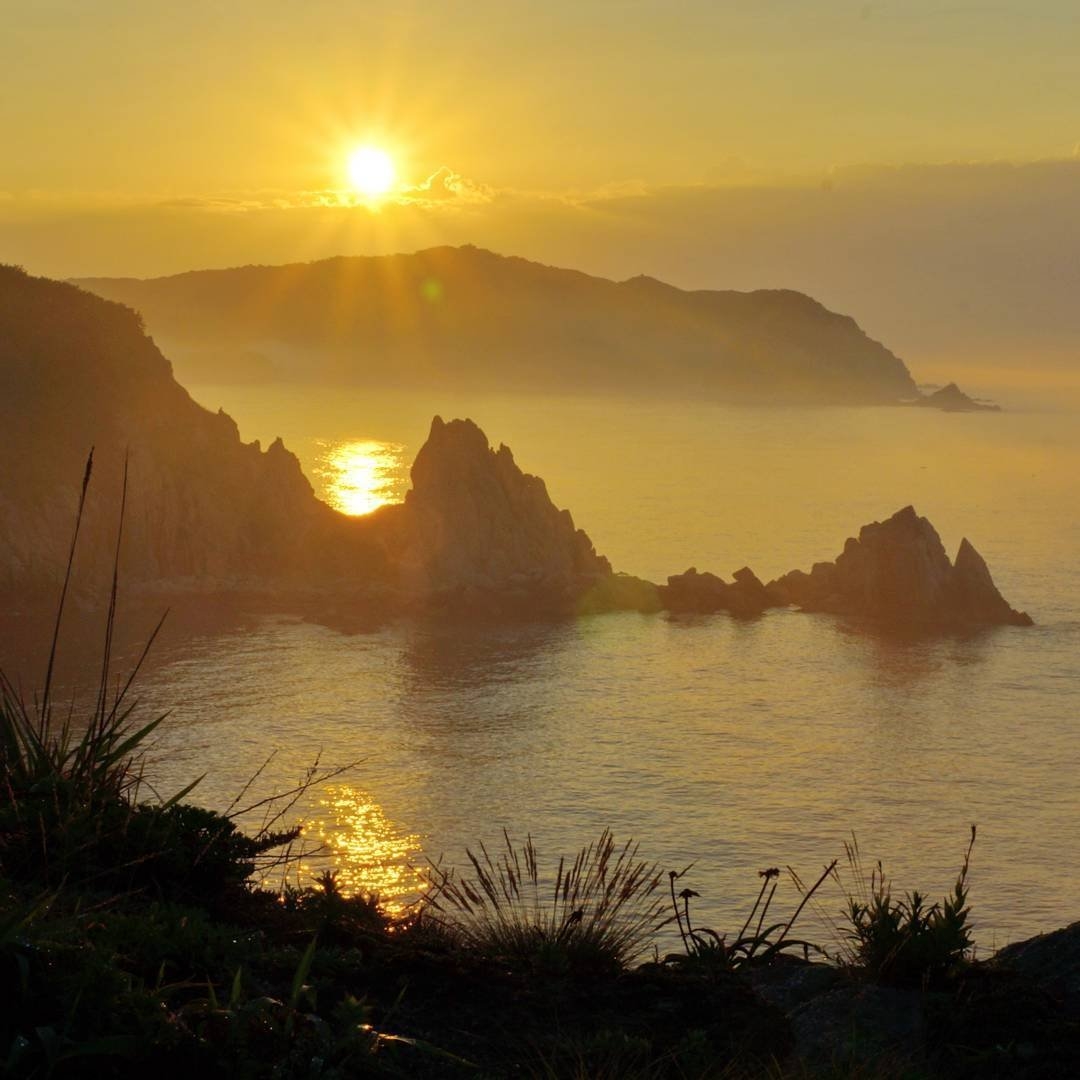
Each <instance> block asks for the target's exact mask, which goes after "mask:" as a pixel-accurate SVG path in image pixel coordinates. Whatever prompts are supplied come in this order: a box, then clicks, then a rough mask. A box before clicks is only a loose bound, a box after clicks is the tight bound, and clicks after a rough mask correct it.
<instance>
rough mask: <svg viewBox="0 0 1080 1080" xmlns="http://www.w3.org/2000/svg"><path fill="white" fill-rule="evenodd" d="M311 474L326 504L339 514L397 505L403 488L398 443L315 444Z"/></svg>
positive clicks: (349, 441)
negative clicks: (312, 472) (319, 481)
mask: <svg viewBox="0 0 1080 1080" xmlns="http://www.w3.org/2000/svg"><path fill="white" fill-rule="evenodd" d="M319 449H320V453H319V459H318V462H317V463H316V466H315V472H316V474H317V475H318V477H319V479H320V480H321V481H322V483H323V488H324V494H325V497H326V501H327V502H328V503H329V504H330V505H331V506H332V507H334V509H335V510H340V511H341V512H342V513H343V514H353V515H356V514H370V513H371V511H372V510H377V509H378V508H379V507H380V506H385V505H386V504H387V503H392V502H400V501H401V498H402V497H403V494H404V488H405V468H404V462H403V456H402V455H403V451H404V450H405V447H404V446H403V445H402V444H401V443H392V442H379V441H378V440H376V439H353V440H345V441H341V442H324V441H320V442H319Z"/></svg>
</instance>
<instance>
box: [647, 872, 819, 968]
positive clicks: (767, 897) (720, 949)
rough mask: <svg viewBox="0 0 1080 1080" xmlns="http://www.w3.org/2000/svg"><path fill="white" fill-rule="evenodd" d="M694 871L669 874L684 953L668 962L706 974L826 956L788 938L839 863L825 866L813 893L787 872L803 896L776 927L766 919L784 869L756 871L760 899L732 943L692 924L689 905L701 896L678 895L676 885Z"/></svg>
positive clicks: (691, 893)
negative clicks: (784, 958) (789, 957)
mask: <svg viewBox="0 0 1080 1080" xmlns="http://www.w3.org/2000/svg"><path fill="white" fill-rule="evenodd" d="M690 869H691V867H689V866H688V867H686V869H685V870H681V871H675V870H671V871H669V872H668V883H669V886H670V890H671V906H672V909H673V910H674V915H673V916H672V921H673V922H674V923H675V924H676V925H677V926H678V928H679V935H680V937H681V938H682V942H683V947H684V948H685V949H686V952H685V954H681V955H680V954H678V953H675V954H671V955H669V956H668V957H667V958H666V961H667V963H669V964H670V963H675V964H680V965H684V966H686V965H689V966H693V967H696V968H704V969H705V970H722V971H735V970H737V969H739V968H742V967H748V966H750V965H751V964H768V963H770V962H771V961H773V960H775V959H776V958H777V957H778V956H780V955H781V954H784V953H788V952H792V951H795V952H801V953H802V954H803V957H804V958H808V957H809V954H810V953H811V952H817V953H820V952H822V951H823V950H822V949H820V948H819V947H818V946H817V945H813V944H811V943H810V942H809V941H803V940H801V939H798V938H793V937H789V936H788V935H789V934H790V933H791V929H792V927H793V926H794V925H795V922H796V920H797V919H798V918H799V916H800V915H801V914H802V911H803V908H805V907H806V905H807V904H808V903H810V901H811V900H812V899H813V897H814V894H815V893H816V892H817V891H818V889H820V888H821V886H822V884H823V883H824V881H825V879H826V878H827V877H829V875H830V874H832V873H834V871H835V869H836V860H833V862H831V863H830V864H829V865H828V866H826V867H825V870H824V872H823V873H822V874H821V876H820V877H819V878H818V879H817V881H815V882H814V884H813V885H812V886H811V887H810V888H809V889H807V888H806V887H805V886H804V885H803V883H802V881H801V880H800V878H799V876H798V875H797V874H796V873H795V871H794V870H792V869H791V867H788V873H789V874H790V876H791V879H792V881H793V882H794V883H795V886H796V888H797V889H798V890H799V892H800V893H801V894H802V900H800V901H799V903H798V905H797V906H796V907H795V910H794V911H793V912H792V914H791V916H790V917H789V918H787V919H786V920H781V921H779V922H773V923H767V922H766V918H767V916H768V914H769V909H770V908H771V907H772V901H773V897H774V896H775V895H776V889H777V885H778V883H779V882H778V879H779V877H780V870H779V869H778V868H777V867H775V866H773V867H770V868H769V869H767V870H760V871H758V877H760V878H761V888H760V889H759V890H758V894H757V898H756V899H755V900H754V904H753V906H752V907H751V908H750V913H749V914H748V915H747V916H746V920H745V922H744V923H743V925H742V928H741V929H740V930H739V932H738V934H736V935H735V937H734V938H732V939H731V940H730V941H729V940H728V938H727V935H721V934H719V933H717V932H716V931H715V930H712V929H710V928H708V927H703V926H697V927H695V926H694V925H693V923H692V922H691V919H690V901H691V899H692V898H694V897H696V896H700V893H697V892H695V891H694V890H693V889H688V888H687V889H683V890H682V891H681V892H679V893H676V892H675V882H676V881H678V880H679V878H681V877H683V876H685V875H686V874H687V873H688V872H689V871H690ZM680 900H681V901H682V905H681V907H680V904H679V901H680Z"/></svg>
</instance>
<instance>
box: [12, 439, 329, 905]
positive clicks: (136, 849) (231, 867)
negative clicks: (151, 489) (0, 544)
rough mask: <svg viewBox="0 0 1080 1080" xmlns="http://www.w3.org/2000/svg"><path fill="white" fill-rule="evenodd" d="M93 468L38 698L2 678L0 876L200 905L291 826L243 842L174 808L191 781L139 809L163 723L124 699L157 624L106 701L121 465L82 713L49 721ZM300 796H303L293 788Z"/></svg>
mask: <svg viewBox="0 0 1080 1080" xmlns="http://www.w3.org/2000/svg"><path fill="white" fill-rule="evenodd" d="M93 459H94V455H93V451H91V453H90V455H89V456H88V458H87V461H86V468H85V470H84V473H83V479H82V486H81V489H80V492H79V501H78V507H77V510H76V515H75V527H74V530H73V534H72V539H71V546H70V549H69V552H68V560H67V566H66V570H65V575H64V581H63V585H62V586H61V591H60V598H59V602H58V604H57V611H56V617H55V619H54V622H53V632H52V642H51V646H50V649H49V659H48V665H47V668H46V673H45V680H44V686H43V688H42V692H41V695H40V696H39V697H37V698H36V699H34V701H33V702H32V703H28V702H27V701H26V700H25V698H24V697H23V696H22V695H21V694H20V693H19V692H18V690H17V689H16V687H15V686H14V684H13V683H12V681H11V680H10V679H9V678H8V676H7V675H6V674H4V673H3V672H0V826H2V833H3V837H4V842H3V844H2V845H0V870H2V871H3V872H4V873H6V874H9V875H11V876H13V877H20V878H28V879H36V880H38V881H41V882H43V883H45V884H48V885H51V886H56V885H59V884H60V883H61V882H65V883H67V884H68V885H89V886H94V887H98V888H102V889H118V890H126V889H132V888H147V887H149V888H152V889H154V890H155V891H157V892H159V893H161V894H164V895H166V896H169V897H171V898H178V897H180V898H182V897H185V896H191V897H197V898H199V899H200V900H203V901H207V902H210V901H213V900H214V899H216V898H217V897H219V896H220V895H222V893H223V892H226V891H228V890H229V889H230V888H234V887H238V886H240V885H241V884H243V883H244V882H245V881H246V880H247V878H248V877H250V875H251V874H252V873H253V872H254V871H255V869H256V867H257V866H258V864H259V861H260V859H261V858H263V857H264V856H265V855H266V854H267V853H268V852H270V851H273V850H274V849H277V848H280V847H281V845H283V844H286V843H288V842H289V841H290V840H292V839H295V837H296V836H297V835H298V834H299V829H298V828H292V829H284V830H277V831H275V830H274V829H273V828H272V827H271V826H273V825H274V824H275V823H276V822H277V821H279V820H280V817H281V814H280V813H275V814H273V815H272V817H271V819H270V821H269V825H268V826H266V827H264V829H263V830H261V831H260V832H259V833H258V834H257V835H256V836H253V837H251V836H246V835H245V834H243V833H242V832H240V831H239V829H238V828H237V827H236V825H235V824H234V822H233V821H232V820H230V818H229V817H227V816H223V815H221V814H217V813H215V812H213V811H211V810H204V809H202V808H200V807H196V806H191V805H186V804H184V803H182V802H181V800H182V799H183V798H184V797H185V796H187V795H188V794H189V793H190V792H191V791H192V790H193V789H194V788H195V786H196V785H197V784H198V783H199V780H195V781H193V782H192V783H190V784H188V785H187V786H186V787H184V788H183V789H182V790H180V791H178V792H176V793H175V794H174V795H172V796H171V797H170V798H167V799H165V800H159V801H157V802H155V803H147V802H140V801H139V796H140V793H141V791H142V789H143V787H144V786H146V787H149V785H145V783H144V776H143V762H142V752H143V749H144V746H145V743H146V741H147V739H148V738H149V736H150V735H151V734H152V733H153V732H154V731H155V730H156V729H157V728H158V726H159V725H160V724H161V723H162V721H163V720H164V719H165V715H164V714H163V715H160V716H157V717H155V718H154V719H152V720H150V721H149V722H148V723H142V724H140V723H135V722H134V721H133V716H134V712H135V705H134V704H133V703H131V702H130V701H129V695H130V690H131V687H132V684H133V683H134V680H135V678H136V676H137V675H138V673H139V671H140V669H141V667H142V665H143V663H144V661H145V659H146V657H147V655H148V653H149V650H150V648H151V646H152V645H153V643H154V640H155V639H156V637H157V635H158V633H159V632H160V630H161V627H162V625H163V623H164V616H163V617H162V619H161V620H159V622H158V624H157V626H156V627H155V629H154V631H153V633H151V635H150V636H149V638H148V640H147V642H146V644H145V646H144V647H143V650H142V653H141V655H140V657H139V659H138V661H137V663H136V664H135V666H134V668H133V669H132V671H131V672H130V674H129V675H128V676H127V678H126V680H124V681H123V682H122V683H120V684H118V686H117V689H116V690H115V692H114V693H112V694H111V695H110V689H109V685H110V678H111V659H112V645H113V633H114V629H115V625H116V607H117V593H118V583H119V567H120V548H121V540H122V537H123V527H124V515H125V511H126V501H127V466H126V464H125V467H124V478H123V487H122V492H121V500H120V514H119V524H118V528H117V538H116V549H115V555H114V559H113V574H112V585H111V589H110V593H109V605H108V612H107V615H106V619H105V627H104V633H103V648H102V662H101V668H100V674H99V679H98V686H97V689H96V691H95V693H94V696H93V704H92V706H90V707H89V715H88V716H85V717H80V718H79V719H78V720H77V719H76V712H75V708H74V706H72V707H71V708H69V709H68V710H67V711H66V712H65V713H64V714H63V715H62V717H61V718H60V719H59V721H57V718H56V715H55V714H56V708H55V705H54V702H53V696H52V690H53V676H54V672H55V664H56V657H57V651H58V647H59V641H60V631H61V627H62V623H63V617H64V607H65V602H66V599H67V593H68V588H69V586H70V583H71V571H72V565H73V563H74V558H75V551H76V548H77V545H78V539H79V532H80V528H81V525H82V520H83V514H84V511H85V507H86V495H87V490H88V488H89V485H90V479H91V475H92V472H93ZM316 764H317V763H316ZM200 779H201V778H200ZM310 779H311V777H310V774H309V782H310ZM299 790H306V786H305V784H304V783H303V782H302V783H301V785H299ZM292 794H293V793H292V792H288V793H285V795H282V796H272V797H271V798H270V799H268V800H262V801H261V802H260V803H259V804H257V805H261V804H262V803H268V804H270V805H273V804H275V803H276V802H277V801H278V800H280V799H286V806H289V807H291V805H292V803H291V802H288V801H287V797H288V796H289V795H292Z"/></svg>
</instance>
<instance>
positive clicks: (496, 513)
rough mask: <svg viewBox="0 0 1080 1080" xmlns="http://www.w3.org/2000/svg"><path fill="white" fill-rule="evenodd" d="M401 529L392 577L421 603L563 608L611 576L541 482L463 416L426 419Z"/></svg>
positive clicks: (531, 608) (572, 604)
mask: <svg viewBox="0 0 1080 1080" xmlns="http://www.w3.org/2000/svg"><path fill="white" fill-rule="evenodd" d="M401 526H402V534H401V538H402V544H403V550H402V553H401V559H400V567H401V578H402V584H403V585H404V587H405V588H406V590H407V591H408V592H409V593H410V594H412V595H413V596H414V597H416V598H417V599H418V600H421V601H434V602H435V603H436V604H443V603H453V604H454V606H461V601H462V599H463V598H464V600H465V601H466V604H465V606H476V607H486V606H491V605H493V604H494V605H495V606H498V607H506V606H507V605H508V604H509V605H511V606H513V605H514V604H516V603H520V604H521V605H522V606H526V605H527V606H528V607H529V609H530V610H537V609H538V608H539V609H541V610H553V609H555V610H557V609H566V610H572V609H573V608H574V606H575V604H576V602H577V600H578V599H579V598H580V597H581V596H583V595H584V594H585V593H586V592H587V591H588V590H589V589H590V588H591V587H592V586H593V585H594V584H595V583H596V582H597V581H598V580H600V579H603V578H606V577H609V576H610V575H611V565H610V564H609V563H608V561H607V559H605V558H603V556H600V555H597V553H596V551H595V550H594V548H593V545H592V542H591V541H590V540H589V538H588V536H586V535H585V533H584V532H583V531H582V530H580V529H576V528H575V527H574V522H573V519H572V518H571V516H570V512H569V511H568V510H559V509H558V508H557V507H556V506H555V505H554V504H553V503H552V501H551V499H550V498H549V497H548V493H547V488H546V486H545V485H544V481H543V480H541V479H540V478H539V477H537V476H530V475H529V474H527V473H523V472H522V471H521V469H519V468H518V466H517V464H516V463H515V461H514V456H513V454H512V453H511V452H510V450H509V448H508V447H506V446H502V445H500V447H499V449H498V450H497V451H496V450H492V449H491V448H490V447H489V446H488V441H487V437H486V436H485V435H484V433H483V432H482V431H481V430H480V428H478V427H477V426H476V424H474V423H473V422H472V421H471V420H452V421H450V423H445V422H444V421H443V420H442V418H441V417H438V416H436V417H435V419H434V420H433V421H432V423H431V432H430V434H429V435H428V439H427V442H426V443H425V444H424V445H423V447H421V449H420V452H419V453H418V454H417V455H416V460H415V462H414V463H413V467H412V490H411V491H410V492H409V493H408V495H407V496H406V498H405V507H404V513H403V519H402V522H401ZM470 600H471V601H473V602H472V603H469V601H470Z"/></svg>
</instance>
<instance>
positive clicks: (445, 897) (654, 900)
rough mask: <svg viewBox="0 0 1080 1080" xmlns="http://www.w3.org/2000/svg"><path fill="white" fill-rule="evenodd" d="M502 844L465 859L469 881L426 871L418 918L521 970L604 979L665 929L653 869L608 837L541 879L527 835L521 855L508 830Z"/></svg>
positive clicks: (631, 847) (634, 849) (607, 834)
mask: <svg viewBox="0 0 1080 1080" xmlns="http://www.w3.org/2000/svg"><path fill="white" fill-rule="evenodd" d="M503 839H504V842H505V850H504V851H503V852H501V853H500V854H499V855H498V857H497V858H495V859H493V858H492V857H491V855H489V854H488V851H487V849H486V848H485V847H484V845H483V844H481V845H480V855H479V856H477V855H474V854H473V853H472V852H471V851H468V850H467V851H466V855H467V856H468V859H469V861H470V862H471V863H472V867H473V871H474V874H475V877H473V878H469V877H457V876H455V874H454V872H453V871H452V870H451V871H449V872H444V871H442V870H440V869H439V868H438V867H437V866H434V865H432V866H431V867H430V874H429V885H428V889H427V892H426V893H425V895H424V897H423V899H422V901H421V912H422V915H421V918H422V919H428V920H433V921H434V922H436V923H437V924H439V925H441V926H442V927H443V928H444V929H445V930H446V931H447V932H448V933H449V934H450V935H451V936H452V937H453V938H454V939H456V941H457V942H458V943H459V944H461V945H463V946H465V947H466V948H469V949H472V950H475V951H476V952H478V953H480V954H483V955H486V956H492V957H498V958H500V959H503V960H507V961H510V962H511V963H513V964H516V965H521V966H524V967H526V968H537V967H539V968H545V969H549V970H573V971H605V970H607V971H610V970H617V969H620V968H624V967H626V966H627V965H629V964H630V962H631V961H632V960H634V959H635V958H636V957H638V956H639V955H640V953H641V951H642V949H643V947H644V945H645V943H646V941H647V940H648V939H649V938H650V937H651V935H652V934H653V933H654V932H655V931H656V930H658V929H659V928H660V927H661V926H663V925H665V924H666V923H667V922H668V920H667V919H666V918H664V917H663V914H662V913H663V908H664V900H663V898H662V897H661V896H660V895H659V886H660V880H661V875H660V873H659V872H658V871H657V868H656V866H655V864H653V865H650V864H648V863H646V862H644V861H642V860H639V859H638V849H637V845H636V844H633V843H632V842H628V843H627V844H625V845H624V846H623V847H621V848H617V847H616V844H615V839H614V837H613V836H612V834H611V832H610V831H609V830H607V829H605V830H604V832H603V833H601V835H600V839H599V840H598V841H596V842H595V843H592V844H589V845H587V846H586V847H583V848H582V849H581V850H580V851H579V852H578V854H577V856H576V858H575V859H574V860H573V862H572V863H569V864H568V863H567V861H566V859H565V858H561V859H560V860H559V865H558V869H557V870H556V872H555V874H554V876H553V877H549V878H548V879H546V880H545V879H542V877H541V873H540V867H539V856H538V853H537V850H536V846H535V844H534V843H533V839H532V837H531V836H529V837H527V838H526V840H525V843H524V844H522V845H521V847H520V849H517V848H515V847H514V844H513V842H512V840H511V839H510V835H509V833H507V832H506V831H505V830H504V831H503Z"/></svg>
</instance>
